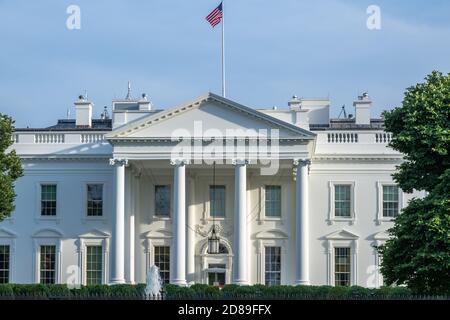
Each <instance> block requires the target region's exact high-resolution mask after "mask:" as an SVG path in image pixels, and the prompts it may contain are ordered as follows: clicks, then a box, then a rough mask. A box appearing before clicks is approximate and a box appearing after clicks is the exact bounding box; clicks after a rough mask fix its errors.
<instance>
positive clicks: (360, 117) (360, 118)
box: [353, 92, 372, 125]
mask: <svg viewBox="0 0 450 320" xmlns="http://www.w3.org/2000/svg"><path fill="white" fill-rule="evenodd" d="M353 106H354V107H355V118H356V120H355V124H362V125H370V107H372V101H371V100H370V97H369V94H368V93H367V92H364V93H363V94H362V95H361V96H358V100H356V101H354V102H353Z"/></svg>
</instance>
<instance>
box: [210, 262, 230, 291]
mask: <svg viewBox="0 0 450 320" xmlns="http://www.w3.org/2000/svg"><path fill="white" fill-rule="evenodd" d="M225 270H226V269H225V265H224V264H210V265H209V268H208V284H209V285H210V286H216V287H223V286H224V285H225V273H226V271H225Z"/></svg>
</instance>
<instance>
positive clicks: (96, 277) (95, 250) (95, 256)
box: [86, 246, 103, 285]
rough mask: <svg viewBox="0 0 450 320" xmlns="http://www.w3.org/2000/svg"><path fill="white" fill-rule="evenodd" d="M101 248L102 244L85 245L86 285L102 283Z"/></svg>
mask: <svg viewBox="0 0 450 320" xmlns="http://www.w3.org/2000/svg"><path fill="white" fill-rule="evenodd" d="M102 279H103V248H102V246H87V247H86V285H92V284H102V282H103V281H102Z"/></svg>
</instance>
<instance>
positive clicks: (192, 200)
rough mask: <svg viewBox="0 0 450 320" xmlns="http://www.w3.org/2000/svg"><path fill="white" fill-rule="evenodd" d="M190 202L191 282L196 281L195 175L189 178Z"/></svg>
mask: <svg viewBox="0 0 450 320" xmlns="http://www.w3.org/2000/svg"><path fill="white" fill-rule="evenodd" d="M188 181H189V188H188V192H189V204H188V223H187V231H186V232H187V247H186V254H187V256H186V274H187V280H188V283H189V284H193V283H194V282H195V230H194V226H195V177H194V176H190V177H189V179H188Z"/></svg>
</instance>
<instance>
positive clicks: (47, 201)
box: [41, 184, 56, 216]
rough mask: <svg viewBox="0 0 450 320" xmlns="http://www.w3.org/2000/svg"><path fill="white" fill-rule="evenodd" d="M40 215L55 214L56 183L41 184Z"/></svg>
mask: <svg viewBox="0 0 450 320" xmlns="http://www.w3.org/2000/svg"><path fill="white" fill-rule="evenodd" d="M41 215H42V216H56V184H43V185H41Z"/></svg>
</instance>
